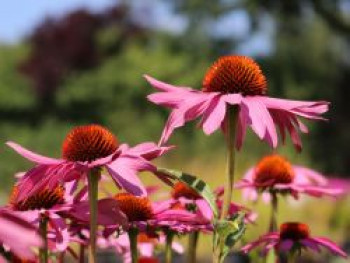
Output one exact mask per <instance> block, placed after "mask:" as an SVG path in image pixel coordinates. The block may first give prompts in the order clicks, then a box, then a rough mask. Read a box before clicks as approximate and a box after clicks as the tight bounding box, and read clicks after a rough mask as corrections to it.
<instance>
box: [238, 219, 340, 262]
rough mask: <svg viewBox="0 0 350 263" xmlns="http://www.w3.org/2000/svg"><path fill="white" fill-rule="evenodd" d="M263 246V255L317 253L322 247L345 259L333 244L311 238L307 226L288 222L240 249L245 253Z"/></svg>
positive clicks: (325, 240)
mask: <svg viewBox="0 0 350 263" xmlns="http://www.w3.org/2000/svg"><path fill="white" fill-rule="evenodd" d="M260 245H263V254H264V255H266V253H267V252H268V251H269V250H271V249H275V250H276V251H277V252H287V253H290V254H294V253H300V252H301V251H302V249H304V248H305V249H306V248H309V249H311V250H313V251H315V252H317V253H319V252H320V249H321V248H322V247H323V248H325V249H327V250H328V251H330V252H331V253H333V254H334V255H336V256H341V257H344V258H346V257H347V255H346V253H345V252H344V251H343V250H342V249H341V248H339V247H338V246H337V244H335V243H334V242H332V241H331V240H329V239H328V238H325V237H312V236H311V234H310V230H309V227H308V225H306V224H303V223H297V222H288V223H284V224H282V225H281V226H280V229H279V232H271V233H268V234H265V235H263V236H261V237H260V238H259V239H258V240H256V241H253V242H251V243H249V244H247V245H245V246H244V247H243V248H242V251H243V252H245V253H248V252H250V251H251V250H252V249H254V248H256V247H258V246H260Z"/></svg>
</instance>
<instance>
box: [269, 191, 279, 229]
mask: <svg viewBox="0 0 350 263" xmlns="http://www.w3.org/2000/svg"><path fill="white" fill-rule="evenodd" d="M271 196H272V200H271V217H270V225H269V232H274V231H276V230H277V212H278V198H277V195H276V193H271Z"/></svg>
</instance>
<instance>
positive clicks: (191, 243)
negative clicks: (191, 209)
mask: <svg viewBox="0 0 350 263" xmlns="http://www.w3.org/2000/svg"><path fill="white" fill-rule="evenodd" d="M198 237H199V232H198V231H195V232H193V233H191V234H190V235H189V237H188V257H187V263H196V262H197V244H198Z"/></svg>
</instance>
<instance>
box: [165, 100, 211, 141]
mask: <svg viewBox="0 0 350 263" xmlns="http://www.w3.org/2000/svg"><path fill="white" fill-rule="evenodd" d="M215 95H216V94H210V93H209V94H199V95H197V94H196V95H192V96H188V98H186V100H185V101H184V102H183V103H181V105H180V106H179V107H178V108H176V109H174V110H173V111H172V112H171V113H170V115H169V118H168V120H167V122H166V124H165V127H164V130H163V133H162V136H161V139H160V143H159V144H160V145H162V144H164V143H166V142H167V141H168V140H169V137H170V135H171V134H172V133H173V131H174V130H175V129H176V128H179V127H182V126H184V125H185V123H186V122H188V121H191V120H194V119H196V118H198V117H199V116H201V115H202V114H203V112H204V111H205V110H206V109H207V108H208V106H209V105H210V102H211V101H212V99H214V98H215Z"/></svg>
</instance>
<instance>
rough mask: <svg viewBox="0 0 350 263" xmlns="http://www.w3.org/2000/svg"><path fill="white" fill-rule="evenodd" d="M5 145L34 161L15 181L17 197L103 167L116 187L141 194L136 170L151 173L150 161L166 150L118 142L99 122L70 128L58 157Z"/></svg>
mask: <svg viewBox="0 0 350 263" xmlns="http://www.w3.org/2000/svg"><path fill="white" fill-rule="evenodd" d="M7 145H8V146H10V147H11V148H12V149H14V150H15V151H16V152H17V153H19V154H20V155H22V156H23V157H24V158H26V159H28V160H30V161H32V162H34V163H35V164H36V166H35V167H34V168H32V169H31V170H30V171H28V172H27V173H26V174H25V175H24V176H23V177H22V178H21V179H20V180H19V182H18V189H19V193H18V199H19V200H23V199H25V198H27V197H28V196H30V195H33V194H35V193H38V192H40V191H42V190H43V189H48V190H52V189H55V188H56V187H57V186H58V185H60V184H62V183H64V182H67V181H72V180H78V179H81V178H84V176H86V175H87V173H88V172H89V171H90V170H92V169H100V168H106V169H107V171H108V172H109V174H110V175H111V177H112V178H113V180H114V181H115V183H116V185H117V186H119V187H121V188H123V189H125V190H126V191H128V192H130V193H132V194H135V195H145V194H146V190H145V188H144V186H143V185H142V183H141V181H140V179H139V178H138V176H137V172H140V171H151V172H154V171H155V170H156V168H155V166H154V165H153V164H151V163H150V160H152V159H154V158H157V157H159V156H161V155H163V154H164V153H165V152H167V151H168V150H169V149H170V147H158V146H156V145H155V144H154V143H151V142H146V143H142V144H139V145H137V146H135V147H129V146H128V145H126V144H122V145H119V144H118V141H117V139H116V137H115V136H114V135H113V134H112V133H111V132H110V131H108V130H107V129H106V128H104V127H102V126H100V125H86V126H78V127H76V128H74V129H72V130H71V131H70V132H69V134H68V135H67V137H66V139H65V141H64V143H63V147H62V159H54V158H50V157H45V156H42V155H39V154H36V153H34V152H32V151H29V150H27V149H25V148H23V147H22V146H20V145H18V144H16V143H14V142H8V143H7Z"/></svg>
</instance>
